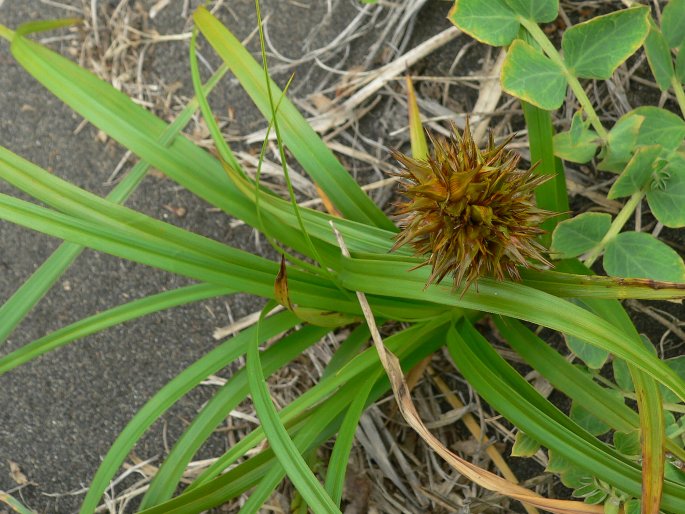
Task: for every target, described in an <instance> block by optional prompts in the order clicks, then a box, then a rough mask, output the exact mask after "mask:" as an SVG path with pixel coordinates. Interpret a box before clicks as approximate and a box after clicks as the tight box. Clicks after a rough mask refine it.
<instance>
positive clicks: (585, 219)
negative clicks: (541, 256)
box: [550, 212, 611, 259]
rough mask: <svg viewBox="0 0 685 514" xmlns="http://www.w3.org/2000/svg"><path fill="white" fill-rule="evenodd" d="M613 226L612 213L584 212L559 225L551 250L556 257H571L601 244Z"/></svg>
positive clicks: (555, 231) (553, 237)
mask: <svg viewBox="0 0 685 514" xmlns="http://www.w3.org/2000/svg"><path fill="white" fill-rule="evenodd" d="M609 227H611V215H609V214H606V213H601V212H584V213H583V214H579V215H578V216H576V217H575V218H571V219H570V220H564V221H562V222H561V223H559V224H558V225H557V227H556V228H555V229H554V233H553V234H552V247H551V249H550V250H551V252H552V253H553V254H555V257H558V258H562V259H570V258H572V257H577V256H578V255H580V254H582V253H584V252H587V251H588V250H591V249H592V248H594V247H595V246H597V245H598V244H599V242H600V241H601V240H602V238H603V237H604V236H605V235H606V233H607V232H608V231H609Z"/></svg>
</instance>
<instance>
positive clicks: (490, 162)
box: [393, 120, 553, 291]
mask: <svg viewBox="0 0 685 514" xmlns="http://www.w3.org/2000/svg"><path fill="white" fill-rule="evenodd" d="M429 138H430V141H431V144H432V151H431V155H430V156H429V157H428V159H426V160H418V159H413V158H411V157H408V156H406V155H404V154H402V153H400V152H398V151H393V156H394V157H395V159H397V161H399V163H400V164H401V169H400V170H399V171H398V173H397V175H398V176H399V177H400V184H401V192H402V193H403V195H404V196H405V197H406V198H407V201H402V202H400V203H398V204H397V214H399V215H403V216H404V218H403V219H402V220H401V222H400V227H401V229H402V231H401V232H400V233H399V234H398V235H397V239H396V242H395V245H394V246H393V250H396V249H397V248H399V247H400V246H403V245H405V244H407V243H409V244H410V245H411V246H412V247H413V248H414V250H415V253H416V255H419V256H425V257H426V260H425V262H423V263H422V264H421V265H420V266H431V269H432V273H431V274H430V278H429V279H428V283H427V284H426V286H428V285H430V284H432V283H438V282H440V281H441V280H442V279H443V278H445V276H446V275H448V274H452V275H453V276H454V287H455V288H457V287H459V286H461V285H462V284H463V283H464V281H465V283H466V287H465V288H464V291H466V290H467V289H468V288H469V287H470V286H471V284H473V283H474V282H475V281H476V280H477V279H478V277H481V276H489V277H494V278H496V279H498V280H504V279H507V278H510V279H514V280H518V279H520V275H519V272H518V269H517V267H518V266H523V267H538V266H539V265H540V264H546V265H548V266H551V264H550V263H549V262H548V261H547V260H546V259H545V258H544V256H543V253H544V252H545V248H544V247H543V246H542V245H540V244H539V243H538V242H537V241H536V240H535V238H536V237H537V236H538V235H540V234H542V233H543V232H544V231H543V230H542V229H541V228H540V224H541V223H542V222H543V221H544V220H545V219H547V218H548V217H550V216H551V215H552V214H553V213H551V212H548V211H544V210H542V209H538V208H537V207H536V205H535V199H534V190H535V188H536V187H537V186H538V185H540V184H541V183H543V182H544V181H546V180H547V179H548V178H549V176H535V175H534V174H533V168H534V167H533V168H531V169H529V170H520V169H518V168H517V165H518V162H519V159H520V156H519V155H518V154H516V153H514V152H512V151H510V150H507V149H506V145H507V144H508V143H509V142H510V141H511V138H508V139H507V140H506V141H505V142H504V143H502V144H500V145H495V142H494V140H493V138H492V135H490V137H489V141H488V144H487V147H486V148H485V149H483V150H481V149H479V148H478V146H477V145H476V143H475V142H474V140H473V137H472V136H471V131H470V128H469V123H468V120H467V122H466V127H465V129H464V132H463V134H460V133H459V131H458V129H457V127H456V126H454V125H453V126H452V134H451V136H450V138H449V139H442V138H438V137H435V136H433V135H431V134H429Z"/></svg>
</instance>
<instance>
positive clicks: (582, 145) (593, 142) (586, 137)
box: [553, 128, 599, 164]
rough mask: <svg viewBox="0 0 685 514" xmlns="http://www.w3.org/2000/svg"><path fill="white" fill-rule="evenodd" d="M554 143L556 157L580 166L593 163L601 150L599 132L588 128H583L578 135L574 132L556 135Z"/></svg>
mask: <svg viewBox="0 0 685 514" xmlns="http://www.w3.org/2000/svg"><path fill="white" fill-rule="evenodd" d="M574 140H575V141H574ZM553 141H554V155H556V156H557V157H559V158H561V159H563V160H565V161H570V162H577V163H579V164H583V163H586V162H589V161H591V160H592V158H593V157H594V156H595V154H596V153H597V148H599V138H598V136H597V132H595V131H594V130H590V129H586V128H581V130H580V132H579V133H578V134H574V132H573V131H572V130H570V131H568V132H559V133H558V134H555V135H554V139H553Z"/></svg>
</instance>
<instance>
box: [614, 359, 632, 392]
mask: <svg viewBox="0 0 685 514" xmlns="http://www.w3.org/2000/svg"><path fill="white" fill-rule="evenodd" d="M611 366H612V368H613V369H614V381H615V382H616V385H617V386H618V387H620V388H621V390H622V391H627V392H633V391H635V386H634V385H633V379H632V378H631V377H630V371H629V370H628V365H627V364H626V361H624V360H623V359H619V358H617V357H614V360H613V361H612V362H611Z"/></svg>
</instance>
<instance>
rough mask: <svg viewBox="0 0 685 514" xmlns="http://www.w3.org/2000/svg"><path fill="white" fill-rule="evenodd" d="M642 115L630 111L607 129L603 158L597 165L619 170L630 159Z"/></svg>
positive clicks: (603, 169) (609, 169)
mask: <svg viewBox="0 0 685 514" xmlns="http://www.w3.org/2000/svg"><path fill="white" fill-rule="evenodd" d="M643 121H644V117H642V116H639V115H637V114H635V111H631V112H629V113H628V114H626V115H624V116H621V118H620V119H619V120H618V121H617V122H616V123H615V124H614V126H613V127H612V128H611V130H610V131H609V137H608V140H607V146H606V148H605V151H604V155H603V158H604V159H603V160H602V162H600V163H599V165H598V166H597V168H598V169H600V170H602V171H614V172H620V171H621V170H623V168H624V167H625V165H626V164H627V163H628V161H629V160H630V157H631V155H632V152H633V150H634V149H635V145H636V144H637V138H638V134H639V133H640V126H641V125H642V122H643Z"/></svg>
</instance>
